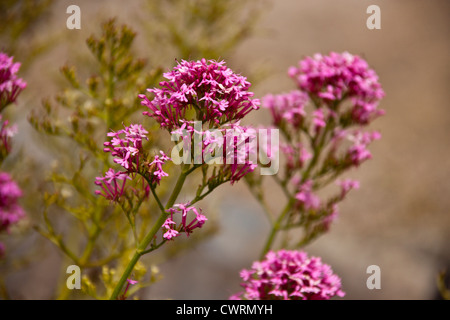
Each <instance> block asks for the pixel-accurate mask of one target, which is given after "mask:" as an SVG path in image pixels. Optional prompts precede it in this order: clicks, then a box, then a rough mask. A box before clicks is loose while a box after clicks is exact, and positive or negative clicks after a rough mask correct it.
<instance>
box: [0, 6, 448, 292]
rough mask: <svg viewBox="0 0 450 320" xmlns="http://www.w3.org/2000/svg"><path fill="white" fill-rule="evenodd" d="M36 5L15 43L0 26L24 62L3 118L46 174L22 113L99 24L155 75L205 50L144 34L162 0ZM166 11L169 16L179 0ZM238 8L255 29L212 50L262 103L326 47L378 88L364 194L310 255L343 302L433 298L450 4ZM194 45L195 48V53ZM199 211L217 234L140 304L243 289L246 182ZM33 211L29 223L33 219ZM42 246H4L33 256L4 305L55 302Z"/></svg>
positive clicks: (253, 236)
mask: <svg viewBox="0 0 450 320" xmlns="http://www.w3.org/2000/svg"><path fill="white" fill-rule="evenodd" d="M25 2H26V1H25ZM230 2H233V1H230ZM5 3H6V2H5ZM41 3H45V5H43V8H42V12H41V13H39V16H38V17H37V18H36V19H35V20H33V21H34V22H33V23H32V24H31V27H29V28H28V29H27V30H24V31H20V30H19V31H15V32H19V34H20V37H18V39H19V40H17V41H11V40H8V39H12V38H11V37H10V36H8V34H9V33H8V32H10V31H11V33H12V26H13V24H12V23H11V22H10V21H8V20H5V19H3V21H1V22H0V30H2V32H3V37H4V38H3V40H2V42H1V43H0V48H1V49H5V48H7V49H10V48H14V54H15V60H16V61H23V62H24V63H23V66H22V69H21V71H20V72H19V74H20V76H21V77H22V78H24V79H25V80H26V81H27V82H28V88H27V89H26V90H25V91H24V92H23V94H22V96H21V97H20V99H19V103H18V105H17V106H14V107H11V109H14V110H11V111H10V114H9V117H10V118H12V119H13V120H14V121H15V122H16V123H18V124H19V129H20V130H19V132H20V134H19V135H18V136H17V137H16V140H15V141H16V142H15V143H17V145H19V146H21V148H22V149H23V148H25V149H28V151H27V152H28V155H34V156H35V157H36V158H39V159H41V160H40V161H42V162H41V163H42V170H43V171H45V170H46V168H49V163H50V162H49V161H47V160H48V159H46V157H45V153H44V154H43V153H42V152H39V150H40V147H39V146H36V145H30V144H29V143H27V141H28V140H29V135H33V134H35V132H34V131H33V130H32V129H31V128H30V126H29V124H28V122H27V121H26V117H27V115H28V113H29V112H30V110H31V109H33V108H34V107H36V106H37V105H39V104H40V101H41V99H42V98H43V97H45V96H51V95H53V94H55V93H56V92H57V90H58V89H59V87H58V81H60V80H61V78H60V76H59V68H60V66H62V65H63V64H65V63H67V62H71V63H73V64H76V65H80V64H83V63H84V62H85V61H87V60H88V58H87V57H89V53H88V51H87V49H86V46H85V39H86V38H87V37H88V36H89V35H90V34H92V33H96V32H97V31H98V29H99V25H100V23H101V22H102V21H104V20H106V19H108V18H110V17H117V21H118V22H119V23H126V24H128V25H130V26H131V27H132V28H133V29H134V30H136V31H137V33H138V35H137V38H136V41H135V43H134V45H133V48H134V50H135V51H136V52H137V56H139V57H144V58H148V59H149V61H150V64H152V65H157V66H161V67H162V68H163V70H167V69H169V68H171V67H172V66H173V65H174V60H175V58H178V59H180V58H184V57H187V58H189V57H195V58H197V55H198V54H201V53H202V52H206V53H208V52H207V51H205V50H203V51H202V43H201V41H202V40H200V39H198V37H197V35H198V34H196V33H195V32H194V31H192V33H190V32H189V29H186V30H184V31H185V33H184V34H183V36H184V41H185V42H186V45H185V46H184V47H183V48H182V49H183V50H184V51H183V50H179V51H176V52H172V51H170V41H169V42H167V38H165V34H164V32H161V33H160V36H159V38H158V37H154V36H150V35H149V30H151V28H156V26H158V28H163V29H164V26H161V20H158V19H157V18H156V17H155V15H154V14H153V13H154V12H155V11H154V8H155V7H154V6H155V5H156V6H158V5H159V3H158V1H153V4H152V1H140V0H135V1H128V2H127V3H126V4H125V3H124V2H123V1H111V0H108V1H106V0H101V1H95V2H93V1H65V0H64V1H57V2H56V1H54V2H51V1H42V2H41ZM149 3H150V4H149ZM168 3H170V4H171V5H174V6H177V1H168ZM47 4H48V5H47ZM71 4H76V5H78V6H79V7H80V8H81V30H68V29H67V28H66V19H67V17H68V16H69V15H68V14H66V8H67V7H68V6H69V5H71ZM371 4H376V5H379V6H380V8H381V30H368V29H367V27H366V19H367V18H368V16H369V15H368V14H367V13H366V9H367V7H368V6H369V5H371ZM152 6H153V7H152ZM180 7H181V5H180ZM163 9H164V8H163ZM166 9H167V8H166ZM239 10H242V12H243V13H245V15H244V16H246V17H252V18H254V19H255V20H254V21H253V20H252V21H251V22H249V24H250V25H251V26H252V28H251V29H249V30H248V32H245V33H243V34H242V38H239V39H237V40H236V41H235V43H234V44H235V45H233V46H229V47H226V46H224V47H220V48H219V50H218V51H219V52H220V50H221V49H223V54H221V53H220V56H219V57H214V58H224V59H226V61H227V65H228V66H229V67H230V68H231V69H233V70H234V71H236V72H239V73H241V74H243V75H246V76H247V75H248V76H249V78H250V79H251V80H253V79H254V82H255V85H254V87H252V89H253V90H254V91H255V93H256V96H257V97H262V96H263V95H265V94H267V93H269V92H270V93H281V92H286V91H288V90H292V89H293V88H294V84H293V83H292V81H291V80H290V79H289V78H288V77H287V69H288V67H289V66H292V65H296V64H297V62H298V61H299V60H300V59H302V58H303V57H305V56H307V55H312V54H314V53H316V52H320V53H324V54H326V53H328V52H330V51H337V52H343V51H348V52H350V53H353V54H357V55H360V56H362V57H363V58H365V59H366V60H367V61H368V63H369V65H370V66H371V67H372V68H373V69H375V71H376V72H377V73H378V75H379V77H380V82H381V84H382V86H383V88H384V90H385V92H386V97H385V99H384V100H383V101H382V102H381V108H382V109H385V110H386V115H385V116H384V117H381V118H379V119H378V120H376V121H375V122H374V123H373V124H372V125H371V127H372V128H373V129H377V130H379V131H380V132H381V133H382V136H383V137H382V139H381V140H380V141H377V142H376V143H374V144H373V145H372V146H371V148H370V149H371V151H372V154H373V159H372V160H370V161H368V162H366V163H364V165H362V166H361V167H360V168H359V169H358V170H354V171H353V172H351V176H352V177H353V178H356V179H359V180H360V182H361V188H360V189H359V190H357V191H354V192H352V193H351V194H350V195H349V196H348V197H347V199H346V200H345V201H344V203H343V204H341V206H340V216H339V218H338V220H337V221H336V223H335V224H334V225H333V226H332V227H331V230H330V232H329V233H328V234H326V235H324V236H322V237H320V238H319V239H317V240H316V241H315V242H313V243H312V244H310V245H308V246H307V247H306V248H305V250H306V251H307V252H309V254H311V255H317V256H321V257H322V259H323V261H324V262H326V263H328V264H330V265H331V266H332V268H333V270H334V271H335V273H337V274H338V275H339V276H341V278H342V283H343V289H344V291H345V292H346V293H347V295H346V297H345V299H435V298H438V297H439V294H438V290H437V280H436V279H437V275H438V273H439V272H440V271H442V270H445V269H446V268H447V269H448V268H449V266H450V249H449V242H450V214H449V212H448V208H449V207H450V197H449V195H450V182H449V181H450V161H449V159H450V148H449V147H448V144H449V136H450V111H449V107H450V106H449V101H450V100H449V98H450V94H449V92H450V91H449V84H450V68H449V67H450V59H449V57H450V42H449V32H450V20H449V19H448V16H449V13H450V2H449V1H447V0H430V1H419V0H395V1H387V0H384V1H383V0H369V1H366V0H341V1H325V0H316V1H306V0H282V1H253V2H252V1H249V2H248V4H245V5H242V4H241V5H240V6H239ZM36 12H37V11H36ZM176 14H179V15H180V17H183V14H184V13H183V11H179V12H178V13H175V15H174V16H172V19H174V21H177V20H178V19H182V18H180V17H177V16H176ZM186 14H187V13H186ZM240 17H242V15H240V14H236V15H231V16H230V17H228V20H227V21H225V22H223V24H222V25H221V27H220V28H217V29H212V30H219V31H220V32H223V33H226V32H233V30H234V28H236V25H237V24H240V23H242V21H239V20H237V19H238V18H240ZM29 19H32V18H29ZM33 19H34V18H33ZM234 19H236V20H234ZM246 21H248V20H246ZM204 28H205V30H207V29H208V26H207V25H205V26H204ZM19 29H20V28H19ZM5 30H6V31H5ZM205 30H203V31H201V32H200V33H199V34H202V32H204V31H205ZM5 34H6V35H7V36H5ZM209 36H210V37H209V38H207V39H208V40H207V41H214V39H216V35H215V34H212V35H209ZM217 37H219V36H217ZM8 41H9V42H8ZM203 41H205V40H204V39H203ZM205 46H206V47H207V46H208V43H206V44H205ZM195 48H197V49H198V48H200V49H198V51H196V52H191V51H190V50H194V49H195ZM171 52H172V54H170V53H171ZM267 115H268V113H267V112H266V111H265V110H261V111H258V112H254V113H253V114H252V115H251V116H249V118H248V119H246V123H248V124H259V123H262V124H268V119H267ZM18 148H20V147H18ZM39 170H41V169H39ZM268 187H269V188H270V186H268ZM30 192H36V194H39V192H40V191H39V190H32V191H30ZM270 193H271V195H272V198H271V199H270V206H271V207H273V208H274V209H276V208H277V206H279V205H280V201H284V199H283V198H282V192H281V191H280V190H277V189H274V190H273V191H272V190H271V192H270ZM28 197H30V198H32V196H31V195H28ZM31 207H32V205H31ZM208 207H211V208H214V211H216V213H217V219H216V222H217V232H216V233H215V234H214V235H212V236H210V237H208V238H207V239H205V240H204V241H202V242H200V243H198V244H197V245H196V246H195V247H193V248H192V249H190V250H189V251H185V252H182V253H180V254H178V255H176V256H174V257H172V258H170V259H168V260H167V261H165V262H164V263H162V264H160V265H159V266H158V267H159V269H160V272H161V274H162V275H163V278H162V279H161V280H160V281H158V282H157V283H155V284H154V285H152V286H151V287H149V288H146V289H144V290H143V291H142V292H141V298H143V299H166V298H171V299H226V298H228V297H229V295H231V294H233V293H235V292H236V291H239V290H240V287H239V283H240V278H239V271H240V270H241V269H242V268H249V267H250V266H251V263H252V262H253V261H254V260H255V259H257V257H258V255H259V252H260V250H261V247H262V245H263V241H264V240H265V238H266V236H267V232H268V230H269V226H268V224H267V222H266V221H265V219H264V215H263V214H262V210H261V208H260V206H259V204H258V203H257V202H256V201H255V200H254V198H253V197H252V196H251V195H250V193H249V191H248V190H247V188H246V186H245V184H244V183H243V182H241V183H238V184H236V185H235V186H233V187H231V186H228V185H225V186H221V187H220V189H218V190H216V191H215V192H214V193H213V195H212V196H211V199H210V200H209V202H208ZM28 211H29V210H28ZM38 214H39V213H36V215H38ZM29 215H30V217H31V218H30V222H29V223H30V225H32V224H33V216H34V214H33V213H29ZM30 233H32V231H30ZM39 238H40V235H36V234H31V235H27V236H26V237H23V238H22V240H21V241H20V242H17V243H14V241H11V243H10V244H9V245H8V246H9V247H11V246H13V247H14V245H15V246H16V247H15V249H14V250H17V251H18V252H19V251H24V252H29V253H30V252H31V253H30V256H31V258H30V259H32V263H29V264H25V265H24V266H21V267H19V266H17V268H13V271H12V272H10V273H9V274H8V277H7V278H6V280H5V282H6V286H7V287H8V290H9V292H10V296H11V297H12V298H15V299H48V298H52V294H53V292H54V291H55V287H56V286H57V283H58V280H59V277H60V274H61V271H60V270H61V264H63V262H62V261H63V260H62V257H61V254H60V253H59V252H58V251H57V250H56V249H55V248H54V246H53V245H52V244H50V243H46V242H42V241H39V240H38V239H39ZM27 250H28V251H27ZM369 265H378V266H380V268H381V289H380V290H369V289H367V287H366V280H367V278H368V276H369V275H368V274H366V269H367V267H368V266H369Z"/></svg>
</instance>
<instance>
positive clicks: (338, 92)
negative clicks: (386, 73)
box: [288, 52, 385, 124]
mask: <svg viewBox="0 0 450 320" xmlns="http://www.w3.org/2000/svg"><path fill="white" fill-rule="evenodd" d="M288 74H289V76H290V77H291V78H293V79H294V81H296V83H297V85H298V87H299V88H300V89H301V90H303V91H304V92H306V93H308V94H309V95H310V97H311V98H312V99H313V100H316V101H317V100H320V101H323V102H324V103H325V104H327V105H328V106H332V107H335V106H336V103H337V102H340V101H342V100H343V99H345V98H348V99H350V100H351V103H352V110H351V112H350V113H351V117H352V118H353V120H354V121H355V122H356V123H359V124H367V123H368V122H369V121H370V120H372V119H373V118H375V117H377V116H380V115H382V114H384V111H382V110H379V109H377V105H378V102H379V101H380V100H381V99H382V98H383V97H384V95H385V94H384V91H383V89H382V87H381V84H380V83H379V81H378V75H377V74H376V73H375V71H374V70H373V69H371V68H369V65H368V64H367V62H366V61H365V60H364V59H362V58H361V57H359V56H357V55H352V54H350V53H348V52H343V53H336V52H331V53H330V54H329V55H322V54H315V55H314V56H313V57H306V58H305V59H303V60H301V61H300V62H299V65H298V66H297V67H291V68H290V69H289V72H288Z"/></svg>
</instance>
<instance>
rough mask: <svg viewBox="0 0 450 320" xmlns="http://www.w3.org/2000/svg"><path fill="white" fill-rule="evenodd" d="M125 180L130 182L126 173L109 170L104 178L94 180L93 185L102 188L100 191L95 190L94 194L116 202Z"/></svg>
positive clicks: (122, 191)
mask: <svg viewBox="0 0 450 320" xmlns="http://www.w3.org/2000/svg"><path fill="white" fill-rule="evenodd" d="M127 179H129V180H131V177H129V176H128V174H127V173H126V172H120V171H119V172H116V171H114V169H112V168H110V169H109V170H108V171H107V172H106V173H105V176H104V177H97V178H95V184H96V185H98V186H100V187H101V188H102V190H96V191H95V194H97V195H101V196H103V197H105V198H106V199H108V200H112V201H116V200H118V199H119V198H120V197H121V196H122V195H123V193H124V191H125V183H126V180H127Z"/></svg>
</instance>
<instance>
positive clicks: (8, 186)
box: [0, 172, 25, 231]
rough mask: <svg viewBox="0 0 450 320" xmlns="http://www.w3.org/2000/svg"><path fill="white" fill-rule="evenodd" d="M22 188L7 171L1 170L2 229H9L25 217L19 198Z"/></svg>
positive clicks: (0, 214)
mask: <svg viewBox="0 0 450 320" xmlns="http://www.w3.org/2000/svg"><path fill="white" fill-rule="evenodd" d="M21 196H22V190H20V188H19V186H18V185H17V184H16V183H15V182H14V181H13V180H12V178H11V176H10V175H9V174H8V173H6V172H0V231H3V230H8V229H9V226H10V225H12V224H15V223H17V222H18V221H19V220H21V219H23V218H24V217H25V213H24V211H23V209H22V207H21V206H20V205H19V203H18V200H19V198H20V197H21Z"/></svg>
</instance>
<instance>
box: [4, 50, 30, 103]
mask: <svg viewBox="0 0 450 320" xmlns="http://www.w3.org/2000/svg"><path fill="white" fill-rule="evenodd" d="M19 68H20V63H18V62H16V63H14V62H13V57H9V56H8V55H7V54H5V53H3V52H0V110H2V109H3V108H4V107H6V106H7V105H8V104H10V103H13V102H15V101H16V99H17V96H18V95H19V93H20V92H21V91H22V90H23V89H25V88H26V86H27V83H26V82H25V81H23V79H21V78H18V77H17V75H16V73H17V71H19Z"/></svg>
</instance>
